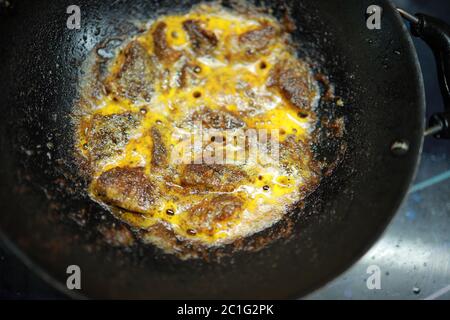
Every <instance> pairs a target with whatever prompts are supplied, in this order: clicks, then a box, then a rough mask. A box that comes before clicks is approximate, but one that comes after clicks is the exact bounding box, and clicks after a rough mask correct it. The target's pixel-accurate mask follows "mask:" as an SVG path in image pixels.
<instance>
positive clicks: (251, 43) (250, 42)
mask: <svg viewBox="0 0 450 320" xmlns="http://www.w3.org/2000/svg"><path fill="white" fill-rule="evenodd" d="M277 36H278V30H277V29H276V28H275V27H274V26H272V25H270V24H268V23H265V24H263V25H261V26H260V27H258V28H257V29H253V30H250V31H247V32H245V33H243V34H241V35H239V38H238V42H239V47H240V48H241V49H242V50H243V51H244V52H245V55H246V56H247V57H249V58H251V57H253V56H255V55H256V54H258V53H260V52H261V51H263V50H265V49H267V47H269V45H270V44H271V43H272V41H273V40H274V39H275V38H276V37H277Z"/></svg>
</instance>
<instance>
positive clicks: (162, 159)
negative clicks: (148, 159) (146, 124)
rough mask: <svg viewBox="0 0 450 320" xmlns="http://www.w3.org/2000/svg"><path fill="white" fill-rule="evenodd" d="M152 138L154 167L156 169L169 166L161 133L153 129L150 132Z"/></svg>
mask: <svg viewBox="0 0 450 320" xmlns="http://www.w3.org/2000/svg"><path fill="white" fill-rule="evenodd" d="M150 134H151V137H152V143H153V145H152V165H153V166H156V167H164V166H166V165H167V148H166V145H165V144H164V140H163V138H162V135H161V132H160V131H159V130H158V129H157V128H155V127H153V128H152V129H151V130H150Z"/></svg>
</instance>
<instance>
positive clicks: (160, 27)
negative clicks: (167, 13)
mask: <svg viewBox="0 0 450 320" xmlns="http://www.w3.org/2000/svg"><path fill="white" fill-rule="evenodd" d="M166 28H167V24H166V23H165V22H159V23H158V24H157V25H156V27H155V29H154V31H153V33H152V36H153V45H154V50H155V54H156V56H157V57H158V59H159V61H161V62H163V63H166V64H172V63H174V62H175V61H177V60H178V59H180V58H181V56H182V55H183V54H182V52H180V51H177V50H175V49H173V48H171V47H170V46H169V44H168V43H167V38H166Z"/></svg>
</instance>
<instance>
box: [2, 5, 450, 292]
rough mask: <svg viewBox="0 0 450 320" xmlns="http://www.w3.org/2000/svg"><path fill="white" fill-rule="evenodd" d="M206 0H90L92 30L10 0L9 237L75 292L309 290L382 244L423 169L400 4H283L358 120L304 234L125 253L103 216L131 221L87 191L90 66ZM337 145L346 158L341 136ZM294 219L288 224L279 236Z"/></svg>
mask: <svg viewBox="0 0 450 320" xmlns="http://www.w3.org/2000/svg"><path fill="white" fill-rule="evenodd" d="M10 2H11V1H10ZM197 2H198V1H195V0H194V1H188V0H171V1H158V0H147V1H144V0H140V1H131V0H130V1H128V0H122V1H100V0H99V1H87V0H79V1H77V4H78V5H79V6H80V7H81V10H82V11H81V12H82V20H81V29H80V30H69V29H67V28H66V19H67V18H68V15H67V14H66V8H67V7H68V6H69V5H70V4H72V3H71V2H69V1H46V2H42V1H31V0H24V1H17V2H14V1H12V5H13V6H12V8H10V7H8V8H5V5H4V3H3V2H2V1H0V4H2V5H3V7H2V8H1V9H0V10H1V11H0V16H1V18H0V75H1V80H0V108H1V118H0V130H1V131H0V139H1V140H0V145H1V153H0V178H1V187H0V226H1V230H2V238H3V239H4V240H5V241H6V242H7V243H8V244H9V245H10V246H11V248H12V250H14V251H15V252H16V253H17V254H18V255H20V256H21V257H22V258H23V260H24V261H25V262H26V263H27V264H28V265H29V266H31V268H33V269H34V270H36V271H37V272H38V273H39V274H40V275H42V277H44V278H45V279H47V280H49V281H50V282H51V283H52V284H53V285H55V286H57V287H59V288H61V290H64V291H66V292H67V293H68V294H69V295H73V296H76V297H80V296H88V297H104V298H201V297H203V298H218V297H220V298H286V297H298V296H300V295H302V294H305V293H307V292H310V291H311V290H313V289H315V288H317V287H318V286H320V285H322V284H324V283H325V282H326V281H329V280H330V279H331V278H333V277H334V276H336V275H338V274H339V273H341V272H342V271H343V270H345V269H346V268H348V267H349V266H350V265H351V264H352V263H353V262H354V261H355V260H356V259H357V258H359V257H360V256H361V255H362V254H363V253H364V252H365V250H367V249H368V248H369V247H370V245H371V244H372V243H373V242H374V241H375V239H376V238H377V237H378V236H379V235H380V233H381V232H382V231H383V229H384V228H385V226H386V225H387V223H388V222H389V220H390V218H391V217H392V215H393V214H394V213H395V211H396V209H397V208H398V206H399V204H400V203H401V201H402V199H403V197H404V195H405V193H406V191H407V189H408V187H409V185H410V182H411V180H412V178H413V176H414V172H415V170H416V167H417V162H418V159H419V156H420V150H421V146H422V140H423V134H424V127H425V123H424V111H425V101H424V90H423V83H422V76H421V72H420V68H419V65H418V60H417V57H416V53H415V51H414V48H413V45H412V42H411V39H410V37H409V34H408V31H407V29H406V27H405V26H404V24H403V22H402V20H401V18H400V16H399V15H398V13H397V12H396V11H395V9H394V7H393V6H392V4H391V3H390V2H389V1H385V0H376V1H373V0H370V1H368V0H367V1H366V0H347V1H330V0H323V1H318V0H304V1H270V2H269V4H268V6H271V7H273V9H274V14H275V15H282V14H283V13H284V8H285V7H288V8H289V9H290V10H291V14H292V17H293V18H294V20H295V23H296V24H297V31H296V32H295V34H294V37H295V39H296V41H298V42H299V43H301V48H302V49H301V52H300V54H301V55H307V56H309V57H311V59H312V60H313V61H315V62H316V66H317V68H318V69H320V70H323V71H325V72H326V73H327V74H329V75H330V76H331V79H332V81H333V82H334V83H335V84H336V90H337V94H338V95H340V96H342V97H343V98H344V100H345V101H346V102H347V105H346V107H345V108H343V111H340V112H342V113H343V114H344V115H345V116H346V119H347V134H346V137H345V142H346V144H347V145H348V149H347V152H346V155H345V158H344V159H342V162H341V165H339V166H338V168H337V169H336V171H335V173H334V174H333V175H332V176H330V177H328V178H327V179H326V180H325V181H324V182H323V183H322V184H321V186H320V187H319V189H318V190H317V191H316V192H315V193H313V194H312V195H311V196H310V197H309V198H308V199H307V201H306V204H305V208H304V209H302V210H298V212H295V213H293V214H291V221H292V222H293V230H292V235H291V236H290V237H288V238H287V239H286V238H283V237H281V238H280V239H278V240H275V241H274V242H273V243H271V244H270V245H269V246H266V247H265V248H264V249H262V250H259V251H257V252H252V251H242V252H238V253H234V254H232V255H230V256H224V257H223V258H221V259H219V260H218V259H212V260H210V261H204V260H191V261H181V260H179V259H177V258H176V257H173V256H170V255H164V254H162V253H161V252H160V251H158V250H157V249H155V248H153V247H145V246H140V245H136V246H134V247H133V248H131V249H120V248H115V247H112V246H110V245H107V244H105V243H104V241H103V242H102V240H101V237H99V232H98V228H97V226H98V225H99V224H101V223H105V224H106V223H108V224H110V225H111V226H113V227H114V226H116V225H115V223H116V224H117V223H118V222H114V221H113V220H111V217H110V215H109V214H108V213H107V212H105V211H104V209H102V208H100V207H99V206H98V205H96V204H94V203H93V202H92V201H90V200H89V199H88V197H87V196H86V195H84V194H83V193H82V192H80V190H82V189H83V181H80V180H79V179H78V178H77V170H76V166H75V164H74V162H73V158H72V151H71V150H72V143H73V138H72V134H71V130H72V129H71V126H72V124H71V121H70V112H71V108H72V105H73V103H74V101H75V100H76V98H77V93H78V91H77V81H78V79H79V78H80V76H81V74H80V72H81V71H80V65H81V63H82V62H83V61H84V59H85V58H86V56H87V55H88V53H89V52H90V51H91V50H93V48H94V47H95V46H96V45H97V44H99V43H101V42H102V41H104V40H105V39H107V38H110V37H116V36H117V37H120V36H121V35H126V34H130V33H134V32H137V30H136V28H135V27H134V25H133V24H132V23H131V21H134V20H148V19H151V18H152V17H155V16H156V15H158V14H160V13H167V12H170V11H173V10H185V9H189V8H190V6H191V5H192V4H194V3H197ZM259 2H260V1H257V3H259ZM285 4H286V5H285ZM372 4H378V5H379V6H381V7H382V8H383V14H382V28H381V30H368V29H367V27H366V17H367V15H366V9H367V7H368V6H369V5H372ZM444 124H445V123H444ZM325 149H327V150H324V152H325V153H326V151H328V152H329V153H331V155H332V154H333V146H332V145H330V146H327V148H325ZM334 153H336V150H334ZM103 219H104V221H103ZM285 227H286V225H283V223H280V225H278V226H276V227H275V228H274V229H273V230H270V231H267V232H270V233H271V234H272V235H273V234H274V233H275V234H276V233H277V232H281V231H282V230H283V228H285ZM262 236H265V235H262ZM249 241H251V240H249ZM74 264H75V265H79V266H80V267H81V270H82V290H81V291H68V290H67V289H66V288H65V283H66V277H67V274H66V269H67V267H68V266H69V265H74Z"/></svg>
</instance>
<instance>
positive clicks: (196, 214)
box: [187, 194, 244, 235]
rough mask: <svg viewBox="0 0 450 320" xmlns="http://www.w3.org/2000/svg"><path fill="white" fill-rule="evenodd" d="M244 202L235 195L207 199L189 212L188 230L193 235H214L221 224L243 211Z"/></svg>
mask: <svg viewBox="0 0 450 320" xmlns="http://www.w3.org/2000/svg"><path fill="white" fill-rule="evenodd" d="M243 205H244V201H243V200H242V199H241V198H239V197H237V196H235V195H229V194H226V195H220V196H215V197H212V198H205V199H203V200H202V201H201V202H200V203H198V204H196V205H195V206H193V207H192V208H191V209H190V210H189V211H188V218H187V221H188V224H189V225H188V226H187V227H188V228H190V229H189V230H190V231H191V233H198V232H202V233H206V234H209V235H213V234H214V231H215V229H216V228H217V227H218V224H220V223H226V222H227V221H229V220H232V219H233V218H236V216H237V215H239V214H240V212H241V211H242V207H243Z"/></svg>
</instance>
